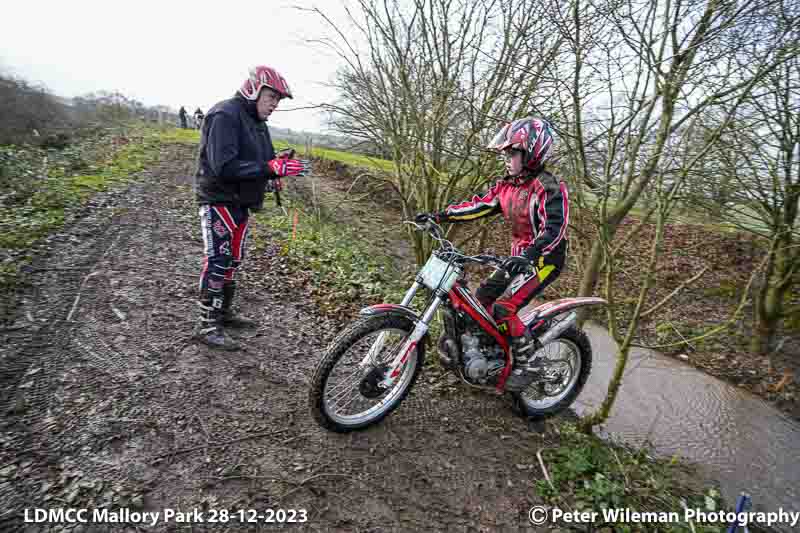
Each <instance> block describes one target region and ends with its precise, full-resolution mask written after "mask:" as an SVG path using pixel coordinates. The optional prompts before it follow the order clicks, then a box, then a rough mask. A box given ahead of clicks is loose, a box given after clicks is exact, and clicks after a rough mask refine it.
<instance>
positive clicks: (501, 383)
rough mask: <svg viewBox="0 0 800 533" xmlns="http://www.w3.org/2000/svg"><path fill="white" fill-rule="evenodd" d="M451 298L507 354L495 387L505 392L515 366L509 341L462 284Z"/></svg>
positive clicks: (456, 286)
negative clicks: (509, 376)
mask: <svg viewBox="0 0 800 533" xmlns="http://www.w3.org/2000/svg"><path fill="white" fill-rule="evenodd" d="M449 296H450V302H451V303H452V305H453V308H455V309H456V310H462V311H464V312H465V313H467V314H468V315H469V316H470V317H472V319H473V320H475V322H477V323H478V324H479V325H480V326H481V328H483V330H484V331H486V333H488V334H489V335H491V336H492V337H494V340H495V341H497V344H498V345H499V346H500V347H501V348H502V349H503V352H504V353H505V354H506V366H505V368H503V371H502V372H501V373H500V379H498V381H497V386H496V387H495V388H496V389H497V392H498V393H501V392H503V389H504V388H505V384H506V379H508V375H509V374H510V373H511V367H512V366H513V360H512V359H511V351H510V350H509V347H508V340H507V339H506V337H505V335H503V334H502V333H500V331H499V330H498V329H497V324H496V323H495V321H494V319H493V318H492V317H491V315H489V314H488V313H487V312H486V309H484V308H483V306H482V305H481V304H480V303H479V302H478V301H477V300H476V299H475V298H474V297H473V296H472V294H471V293H470V292H469V290H467V289H466V288H464V287H462V286H461V284H460V283H458V282H456V284H455V285H453V288H452V289H450V293H449Z"/></svg>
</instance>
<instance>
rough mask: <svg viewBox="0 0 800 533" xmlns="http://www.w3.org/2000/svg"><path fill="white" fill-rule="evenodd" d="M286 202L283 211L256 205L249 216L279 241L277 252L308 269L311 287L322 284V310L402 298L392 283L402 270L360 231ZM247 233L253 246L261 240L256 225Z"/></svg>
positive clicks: (333, 309) (296, 204)
mask: <svg viewBox="0 0 800 533" xmlns="http://www.w3.org/2000/svg"><path fill="white" fill-rule="evenodd" d="M286 203H287V205H286V207H287V211H288V212H289V216H286V215H284V214H283V213H282V212H265V211H262V212H259V213H257V214H256V215H255V218H256V220H257V221H258V222H259V224H260V225H261V227H263V228H266V231H267V232H268V233H269V239H270V240H271V241H272V242H277V243H278V244H279V245H280V247H281V254H282V255H283V256H285V257H287V258H289V260H290V261H291V262H292V264H293V266H295V267H297V268H299V269H300V270H301V271H307V272H309V273H310V275H311V282H312V283H313V285H314V286H315V287H317V288H320V289H322V288H324V290H325V292H326V294H327V297H326V298H325V299H324V301H320V302H319V303H320V307H321V308H322V309H323V310H324V311H335V310H336V308H337V307H340V306H342V305H347V304H351V305H354V304H356V303H363V302H365V301H369V302H378V301H396V302H399V301H400V300H401V299H402V297H403V294H404V292H405V290H406V288H407V287H406V286H398V283H397V280H398V279H402V278H401V277H400V276H402V274H401V273H399V272H397V270H396V268H395V267H394V265H393V264H392V261H391V259H390V258H389V257H388V256H387V255H385V254H382V253H381V252H380V250H378V249H377V247H372V246H369V244H368V243H367V241H366V240H365V239H364V236H363V235H361V234H359V233H356V231H354V230H351V229H349V228H347V227H345V226H343V225H340V224H337V223H336V222H334V221H332V220H327V219H324V218H323V219H320V218H318V217H315V216H314V215H313V214H310V213H308V212H306V211H305V210H304V208H303V205H302V204H301V203H300V202H298V201H297V200H289V201H288V202H286ZM295 213H296V216H297V224H296V226H295V224H294V216H295ZM253 239H254V244H255V245H256V246H259V245H261V244H262V243H263V240H262V238H261V236H260V235H259V230H255V231H254V235H253ZM409 285H410V283H409Z"/></svg>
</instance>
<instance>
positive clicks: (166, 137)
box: [158, 128, 200, 144]
mask: <svg viewBox="0 0 800 533" xmlns="http://www.w3.org/2000/svg"><path fill="white" fill-rule="evenodd" d="M158 139H159V140H160V141H161V142H163V143H178V144H199V143H200V130H189V129H182V128H170V129H168V130H166V131H162V132H160V133H159V134H158Z"/></svg>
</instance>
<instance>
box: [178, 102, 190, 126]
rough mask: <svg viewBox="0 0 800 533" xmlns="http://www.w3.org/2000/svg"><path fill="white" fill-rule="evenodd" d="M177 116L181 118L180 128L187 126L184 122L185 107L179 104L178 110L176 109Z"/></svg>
mask: <svg viewBox="0 0 800 533" xmlns="http://www.w3.org/2000/svg"><path fill="white" fill-rule="evenodd" d="M178 117H180V119H181V128H184V129H186V128H188V127H189V126H188V125H187V124H186V109H185V108H184V107H183V106H181V109H180V111H178Z"/></svg>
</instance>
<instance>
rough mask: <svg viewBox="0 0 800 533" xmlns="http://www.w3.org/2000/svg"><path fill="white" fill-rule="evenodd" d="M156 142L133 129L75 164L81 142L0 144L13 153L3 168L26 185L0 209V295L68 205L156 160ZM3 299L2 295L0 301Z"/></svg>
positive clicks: (56, 225)
mask: <svg viewBox="0 0 800 533" xmlns="http://www.w3.org/2000/svg"><path fill="white" fill-rule="evenodd" d="M161 143H162V142H161V140H160V138H159V134H158V132H155V131H153V130H150V129H145V128H143V127H141V126H139V127H134V128H132V129H131V130H130V132H129V135H128V136H127V137H122V138H120V137H113V138H111V137H109V138H107V139H105V140H104V141H102V142H101V143H100V144H99V145H97V144H96V145H94V147H95V148H97V147H98V146H99V147H100V148H103V149H101V150H97V151H96V153H93V154H92V155H87V156H86V157H84V158H80V157H78V158H77V159H78V160H79V161H80V164H78V165H75V164H72V163H71V158H72V159H75V157H76V156H75V154H78V153H80V152H81V149H82V147H81V146H72V147H71V148H70V150H66V151H63V152H57V151H52V150H50V151H42V150H39V149H34V148H30V147H25V146H14V147H2V148H3V149H4V150H5V153H6V154H8V153H12V154H13V157H9V159H8V161H9V164H7V165H6V168H7V169H9V168H13V172H15V173H16V172H19V175H27V176H28V178H29V179H28V181H29V182H30V183H29V186H28V185H26V187H27V189H26V190H25V192H24V194H22V193H20V194H19V195H18V198H15V199H12V200H14V201H11V202H10V203H9V204H8V205H4V206H3V209H2V210H0V249H2V251H3V262H2V264H0V293H3V294H4V296H5V295H6V294H7V293H8V292H9V291H12V290H14V289H15V288H16V287H17V286H18V284H19V282H20V279H21V278H20V272H21V271H22V269H23V268H24V267H25V266H27V265H29V264H30V262H31V261H32V260H33V258H34V255H35V253H37V250H36V249H35V247H36V246H37V245H38V244H39V243H40V242H41V241H42V240H43V239H44V238H46V237H47V236H48V235H50V234H52V233H54V232H56V231H58V230H59V229H60V228H61V227H62V226H63V225H64V222H65V220H66V215H67V211H68V210H69V209H72V208H75V207H78V206H80V205H82V204H84V203H85V202H86V200H87V199H88V198H89V197H91V196H92V195H93V194H95V193H97V192H100V191H104V190H107V189H109V188H110V187H113V186H115V185H118V184H123V183H126V182H127V181H128V180H130V179H131V175H132V174H134V173H135V172H138V171H140V170H142V169H144V168H145V167H146V166H147V165H148V164H150V163H152V162H153V161H155V160H157V159H158V155H159V151H160V146H161ZM76 168H79V169H80V170H81V171H80V172H78V171H76ZM6 172H8V170H6ZM21 188H22V187H21ZM9 300H10V298H8V297H7V296H5V301H9ZM11 307H12V306H5V305H4V306H3V309H2V314H3V315H4V316H5V315H7V313H8V311H9V310H10V309H11Z"/></svg>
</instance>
